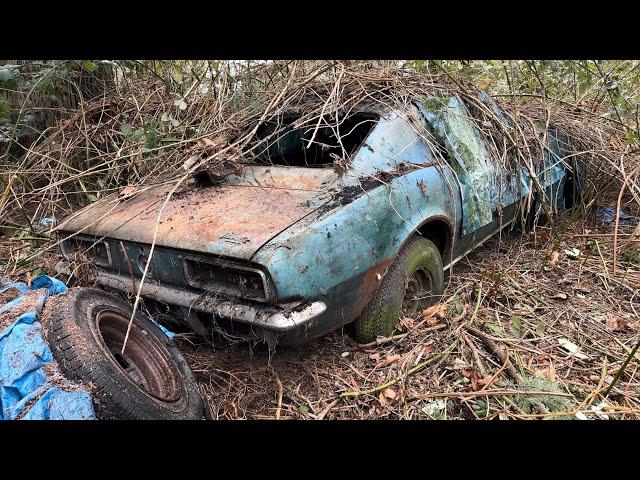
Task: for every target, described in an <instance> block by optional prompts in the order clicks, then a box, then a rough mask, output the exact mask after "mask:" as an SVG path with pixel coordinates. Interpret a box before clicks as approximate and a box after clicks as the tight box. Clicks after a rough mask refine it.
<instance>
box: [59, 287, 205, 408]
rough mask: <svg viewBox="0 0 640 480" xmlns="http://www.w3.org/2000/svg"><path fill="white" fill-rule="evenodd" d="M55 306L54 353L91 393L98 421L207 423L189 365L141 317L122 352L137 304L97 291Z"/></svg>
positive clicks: (79, 292)
mask: <svg viewBox="0 0 640 480" xmlns="http://www.w3.org/2000/svg"><path fill="white" fill-rule="evenodd" d="M51 303H52V306H51V307H50V311H49V315H50V323H49V325H48V327H49V328H48V332H47V338H48V340H49V345H50V346H51V350H52V352H53V355H54V357H55V359H56V360H57V361H58V363H59V365H60V368H61V370H62V371H63V372H64V373H65V374H66V375H68V376H69V377H71V378H74V379H77V380H80V381H81V382H83V383H84V384H85V385H87V386H88V387H89V388H90V389H91V392H92V397H93V403H94V407H95V410H96V416H97V417H98V418H100V419H128V420H155V419H158V420H195V419H201V418H202V412H203V408H202V399H201V398H200V395H199V393H198V389H197V387H196V383H195V379H194V377H193V373H192V372H191V369H190V368H189V365H188V364H187V362H186V360H185V359H184V357H183V356H182V354H181V353H180V351H179V350H178V349H177V348H176V347H175V346H174V345H173V342H172V341H171V340H170V339H169V338H168V337H167V336H166V335H165V334H164V333H163V332H162V331H161V330H160V329H159V328H158V327H157V326H156V325H155V324H154V323H153V322H152V321H151V320H149V319H148V318H146V317H145V316H144V315H143V314H141V313H140V312H137V313H136V316H135V317H134V321H133V324H132V326H131V330H130V333H129V338H128V340H127V348H126V349H125V353H124V355H121V354H120V349H121V347H122V344H123V339H124V334H125V332H126V328H127V325H128V323H129V318H130V317H131V311H132V306H131V305H129V303H127V302H125V301H124V300H122V299H120V298H118V297H116V296H113V295H111V294H108V293H106V292H103V291H102V290H96V289H91V288H74V289H71V290H69V291H68V292H67V293H66V294H65V295H61V296H60V297H56V302H51ZM125 369H126V370H125Z"/></svg>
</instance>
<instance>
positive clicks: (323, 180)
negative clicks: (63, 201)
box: [59, 98, 568, 344]
mask: <svg viewBox="0 0 640 480" xmlns="http://www.w3.org/2000/svg"><path fill="white" fill-rule="evenodd" d="M482 101H484V102H486V103H487V105H488V106H489V107H490V108H491V109H492V111H494V114H495V115H497V116H504V113H503V112H501V111H500V110H499V108H498V107H497V105H495V103H491V101H490V98H489V99H488V100H487V99H484V100H482ZM457 102H458V101H457V100H455V101H454V100H452V99H446V101H445V102H440V106H438V107H435V106H434V105H433V103H430V102H429V101H427V102H419V101H417V102H416V103H415V104H410V105H407V106H406V107H405V108H404V109H403V110H388V111H385V112H383V113H382V114H381V117H380V119H379V120H378V122H377V123H376V124H375V126H374V127H373V128H372V130H371V131H370V132H369V134H368V136H367V137H366V138H365V140H364V141H363V142H362V144H361V146H360V147H359V148H358V149H357V150H356V152H355V153H354V154H353V155H352V157H351V158H350V162H349V166H348V167H347V168H342V169H340V168H303V167H284V166H276V165H273V166H245V167H244V169H243V171H242V173H241V174H240V175H235V174H232V175H229V176H227V177H226V178H225V179H224V180H223V181H222V183H221V184H218V185H215V186H211V187H200V186H197V185H195V183H194V182H193V181H192V182H191V183H190V184H189V185H187V186H186V187H185V188H182V189H180V190H179V191H178V192H177V194H176V195H175V196H174V198H172V199H171V200H170V201H169V202H168V203H167V206H166V209H165V212H164V213H163V216H162V222H161V224H160V225H159V229H158V236H157V245H158V252H159V253H158V254H156V255H155V258H154V259H153V263H152V265H153V268H152V269H151V273H150V281H154V282H158V283H159V284H169V285H172V288H178V289H179V288H184V290H185V292H187V291H189V294H190V295H194V294H198V295H201V297H202V298H204V299H205V300H206V301H203V302H199V305H200V306H199V307H198V308H200V310H201V311H205V312H209V313H210V314H211V315H214V316H218V315H219V311H220V310H219V309H215V308H213V307H212V308H211V309H207V305H214V304H215V302H216V301H218V300H216V298H221V299H222V300H224V301H225V302H227V300H228V297H225V295H221V294H220V295H219V292H218V293H216V292H211V291H197V290H194V289H193V288H191V287H189V286H187V285H186V283H187V279H186V278H185V276H184V275H185V274H184V271H183V270H181V269H180V264H181V262H182V261H183V259H184V258H187V257H188V256H189V254H190V253H191V252H195V253H197V254H198V255H203V256H207V255H209V256H216V257H224V258H228V259H234V260H237V261H239V262H244V264H246V266H247V268H249V267H250V268H254V269H257V270H259V271H260V272H263V274H264V277H265V279H267V280H265V281H268V284H269V285H268V287H269V290H270V293H269V295H267V298H266V300H265V301H264V308H265V309H267V308H270V309H273V308H274V307H279V308H280V307H281V308H285V309H286V308H289V307H285V306H286V305H298V306H300V305H304V304H306V305H311V304H312V303H313V302H320V303H322V305H324V306H325V307H326V308H323V309H322V311H321V312H320V311H319V310H318V311H317V315H316V314H314V316H312V317H308V318H307V317H305V321H304V325H302V324H299V325H298V324H296V325H297V328H294V329H291V330H289V331H287V332H279V335H280V336H279V337H278V339H279V340H278V341H279V342H280V343H285V344H292V343H298V342H300V341H303V340H308V339H310V338H314V337H316V336H318V335H322V334H323V333H326V332H328V331H331V330H333V329H335V328H338V327H339V326H341V325H344V324H346V323H348V322H350V321H353V320H355V319H356V318H357V317H358V315H360V313H361V312H362V310H363V309H364V307H365V306H366V305H367V304H368V302H369V301H370V300H371V298H372V296H373V295H374V294H375V291H376V289H377V288H378V286H379V285H380V282H381V281H382V279H383V278H384V275H385V273H386V271H387V269H388V267H389V266H390V265H391V264H392V262H393V260H394V258H395V257H396V255H397V254H398V252H399V251H400V250H401V248H402V246H403V245H404V244H405V242H407V241H408V239H409V238H410V237H411V236H412V235H414V234H418V233H419V234H426V235H428V234H429V231H430V230H429V229H430V225H435V224H436V223H430V222H437V224H438V225H439V227H438V228H443V226H444V228H445V229H446V230H447V233H448V235H447V239H448V240H449V244H448V245H445V246H443V248H442V254H443V264H444V265H445V266H446V267H448V266H450V265H452V264H453V263H455V261H457V259H459V258H460V257H461V256H463V255H464V254H466V253H467V252H468V251H470V250H472V249H473V248H475V247H477V246H478V245H479V244H480V243H482V242H483V241H484V240H486V239H487V238H489V237H490V236H491V235H493V234H495V233H496V232H497V231H499V230H500V229H501V228H503V227H504V226H506V225H508V224H509V223H510V222H512V221H513V220H514V219H515V218H516V214H517V211H518V209H519V204H520V203H521V201H523V199H525V198H526V196H527V195H528V194H529V193H530V192H532V191H533V187H532V185H533V180H532V178H531V177H530V174H529V172H527V171H526V170H525V169H524V168H523V167H517V166H516V167H515V168H514V167H513V165H511V167H512V168H511V169H510V170H508V169H507V168H506V167H505V166H503V164H502V163H499V162H497V161H496V159H495V158H491V157H490V155H489V149H488V148H487V146H486V145H485V144H484V139H483V136H482V135H481V134H480V133H479V132H478V131H477V127H476V126H475V125H472V124H468V123H465V122H466V118H465V116H466V115H467V114H468V111H466V110H465V109H464V107H463V106H462V104H460V103H459V102H458V103H457ZM443 105H444V106H445V107H446V108H444V109H442V108H441V107H442V106H443ZM505 118H506V117H505ZM503 121H505V123H506V122H508V120H503ZM438 137H440V138H438ZM438 141H440V143H441V144H443V146H444V147H445V149H446V150H447V151H448V152H449V154H450V155H449V157H448V158H445V159H443V158H440V157H437V156H436V154H435V153H434V151H433V150H432V145H433V143H430V142H438ZM547 144H548V149H549V151H545V153H544V161H543V162H542V167H541V168H540V171H539V172H538V174H537V178H538V181H539V183H540V184H541V185H542V187H543V189H544V190H545V192H546V197H547V200H551V202H550V203H551V204H552V205H555V204H556V203H557V201H558V198H560V197H561V195H562V179H563V177H564V175H565V169H566V167H565V166H564V164H563V162H562V158H563V157H564V156H566V155H567V152H568V148H567V145H566V139H561V138H560V137H559V136H558V137H554V136H553V135H551V136H550V137H549V138H548V139H547ZM504 163H505V164H506V163H508V162H504ZM169 189H170V187H169V186H167V185H165V186H158V187H154V188H152V189H149V190H144V189H141V191H140V192H139V193H138V194H137V195H135V196H133V197H132V198H130V199H127V200H124V201H122V200H117V199H116V200H112V201H111V203H109V202H104V203H103V204H102V205H95V206H92V207H89V208H87V209H84V210H82V211H81V212H80V213H79V214H78V215H75V216H72V217H71V219H69V220H67V221H65V222H64V223H63V224H61V225H60V227H59V229H60V230H62V231H65V232H78V231H81V232H82V233H83V234H88V235H90V236H93V237H101V236H106V237H110V238H112V239H120V240H122V242H123V244H124V243H126V246H123V251H125V252H126V255H127V257H128V258H134V260H135V259H136V258H138V259H139V258H143V259H145V258H146V257H145V255H146V254H148V251H147V250H148V245H149V244H150V243H151V241H152V239H153V229H154V225H155V222H156V218H157V214H158V211H159V208H160V206H161V204H162V202H163V201H164V198H165V196H166V194H167V192H168V191H169ZM145 245H146V247H145ZM145 252H146V253H145ZM136 255H138V257H136ZM140 255H141V256H142V257H140ZM125 260H126V259H125ZM134 263H135V264H136V265H138V266H137V268H136V269H135V271H129V272H127V270H126V269H129V266H128V263H127V262H126V261H124V260H122V259H120V260H118V261H117V262H116V263H115V264H114V265H117V269H116V268H114V269H112V272H115V273H118V274H119V275H121V276H126V275H128V274H131V275H132V276H134V277H135V278H139V276H140V275H141V272H142V269H143V268H142V267H143V266H144V262H140V261H139V260H138V261H137V262H136V261H134ZM222 300H221V301H222ZM245 300H247V301H249V300H251V301H253V299H243V301H245ZM167 301H168V300H167ZM225 305H226V303H225ZM252 305H253V306H252V307H251V308H258V309H259V308H261V307H260V305H259V304H256V303H255V302H254V303H253V304H252ZM225 308H226V307H225ZM295 308H298V307H295ZM300 308H302V307H300ZM229 311H230V310H229ZM232 320H235V321H241V322H242V321H247V320H246V316H245V317H243V318H240V317H238V318H232ZM249 323H250V322H249ZM268 323H269V322H268V321H265V322H263V323H262V324H261V325H266V324H268Z"/></svg>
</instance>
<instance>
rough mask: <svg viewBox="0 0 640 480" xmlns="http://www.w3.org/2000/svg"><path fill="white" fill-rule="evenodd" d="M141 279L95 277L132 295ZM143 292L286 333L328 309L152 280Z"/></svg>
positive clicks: (62, 268) (61, 268)
mask: <svg viewBox="0 0 640 480" xmlns="http://www.w3.org/2000/svg"><path fill="white" fill-rule="evenodd" d="M55 269H56V271H58V273H61V274H64V275H71V271H70V270H69V268H68V264H67V262H66V261H64V260H62V261H60V262H59V263H58V264H57V265H56V267H55ZM138 280H139V279H136V286H135V288H136V290H134V287H133V284H132V281H131V277H127V276H124V275H117V274H113V273H107V272H103V271H100V270H98V271H97V273H96V276H95V281H96V282H97V283H99V284H100V285H104V286H106V287H111V288H114V289H116V290H120V291H125V292H128V293H130V294H132V295H136V294H137V288H138V286H139V283H138ZM140 294H141V295H142V296H143V297H148V298H152V299H154V300H158V301H160V302H164V303H167V304H169V305H177V306H180V307H185V308H188V309H191V310H197V311H200V312H204V313H209V314H212V315H215V316H218V317H223V318H228V319H231V320H234V321H237V322H241V323H248V324H251V325H254V326H256V327H261V328H264V329H265V330H270V331H274V332H286V331H290V330H294V329H296V328H299V327H302V326H304V325H306V324H308V323H309V322H311V321H312V320H313V319H314V318H316V317H317V316H319V315H321V314H322V313H324V311H325V310H326V309H327V306H326V304H325V303H324V302H320V301H316V302H312V303H310V304H306V305H304V304H294V305H287V308H284V309H283V308H278V307H275V306H268V305H265V306H260V307H256V306H253V305H246V304H242V303H234V302H230V301H227V300H223V299H221V298H216V297H215V296H214V295H213V294H212V295H208V294H200V295H199V294H197V293H193V292H189V291H186V290H181V289H178V288H174V287H169V286H164V285H159V284H157V283H153V282H151V281H150V280H146V281H145V283H144V285H142V290H141V292H140ZM303 305H304V306H303Z"/></svg>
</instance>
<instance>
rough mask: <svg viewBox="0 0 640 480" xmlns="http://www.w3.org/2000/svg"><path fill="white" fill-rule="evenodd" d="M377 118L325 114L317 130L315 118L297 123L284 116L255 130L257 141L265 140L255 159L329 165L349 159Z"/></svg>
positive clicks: (279, 162) (292, 118)
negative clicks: (332, 116) (299, 124)
mask: <svg viewBox="0 0 640 480" xmlns="http://www.w3.org/2000/svg"><path fill="white" fill-rule="evenodd" d="M378 119H379V116H378V115H376V114H374V113H368V112H366V113H365V112H356V113H351V114H349V115H347V116H346V117H344V118H339V119H338V120H337V121H336V119H335V118H333V119H332V118H331V117H329V116H326V117H325V118H323V121H322V122H321V123H320V126H318V128H317V129H316V126H317V120H311V121H309V122H308V123H306V124H304V125H303V126H297V125H296V122H298V123H299V121H300V116H285V117H284V118H282V119H280V120H279V121H275V120H274V121H272V122H269V123H266V124H264V125H262V127H261V128H260V129H259V130H258V132H257V134H256V135H257V137H258V141H260V140H264V139H267V138H268V140H267V141H266V142H265V146H264V147H263V148H261V149H259V150H258V153H257V155H256V157H255V159H254V162H255V163H260V164H270V165H286V166H298V167H317V168H330V167H332V166H333V162H334V161H335V160H340V159H342V160H345V159H349V158H350V157H351V156H352V155H353V154H354V153H355V152H356V150H357V149H358V147H359V146H360V145H361V144H362V142H363V141H364V139H365V138H366V137H367V135H368V134H369V132H371V130H372V129H373V127H374V126H375V124H376V123H377V121H378ZM314 132H315V136H314ZM269 137H273V138H269ZM312 139H313V141H311V140H312ZM254 162H252V163H254Z"/></svg>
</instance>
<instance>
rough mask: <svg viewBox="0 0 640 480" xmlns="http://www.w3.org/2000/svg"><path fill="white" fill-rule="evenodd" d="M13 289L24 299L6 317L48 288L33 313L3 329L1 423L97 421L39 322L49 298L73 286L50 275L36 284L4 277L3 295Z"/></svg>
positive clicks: (0, 310) (0, 286)
mask: <svg viewBox="0 0 640 480" xmlns="http://www.w3.org/2000/svg"><path fill="white" fill-rule="evenodd" d="M12 289H15V290H17V291H18V292H19V295H18V296H17V298H14V299H12V300H11V301H9V302H8V303H6V304H4V305H0V315H2V314H3V313H9V314H10V312H9V311H10V310H12V309H13V308H14V307H19V305H20V304H21V303H22V302H24V301H25V300H26V299H27V295H28V294H29V292H30V291H35V290H40V289H46V290H41V293H38V294H37V301H36V302H35V303H34V305H33V306H31V307H30V309H29V310H28V311H27V312H24V313H22V314H20V315H19V316H17V317H16V319H15V320H14V321H13V322H12V323H11V324H10V325H9V326H7V327H5V328H3V329H2V330H1V331H0V420H14V419H17V418H23V419H29V420H80V419H82V420H90V419H95V418H96V416H95V412H94V410H93V402H92V401H91V396H90V395H89V393H88V392H87V391H85V390H84V389H83V388H82V387H81V386H80V385H78V384H76V383H74V382H72V381H70V380H66V379H64V377H63V376H62V374H61V373H60V371H59V369H58V366H57V363H56V362H55V361H53V357H52V355H51V349H50V348H49V345H48V344H47V342H46V339H45V335H44V331H43V328H42V325H41V324H40V322H39V320H38V318H39V316H40V314H41V312H42V308H43V307H44V304H45V302H46V301H47V298H48V297H49V296H51V295H58V294H60V293H64V292H66V291H67V287H66V286H65V285H64V283H62V282H61V281H59V280H56V279H55V278H51V277H48V276H46V275H41V276H39V277H38V278H36V279H35V280H33V282H31V286H28V285H27V284H25V283H23V282H12V281H9V280H8V279H2V281H1V282H0V294H3V293H5V292H8V291H10V290H12ZM33 295H36V294H33Z"/></svg>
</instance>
